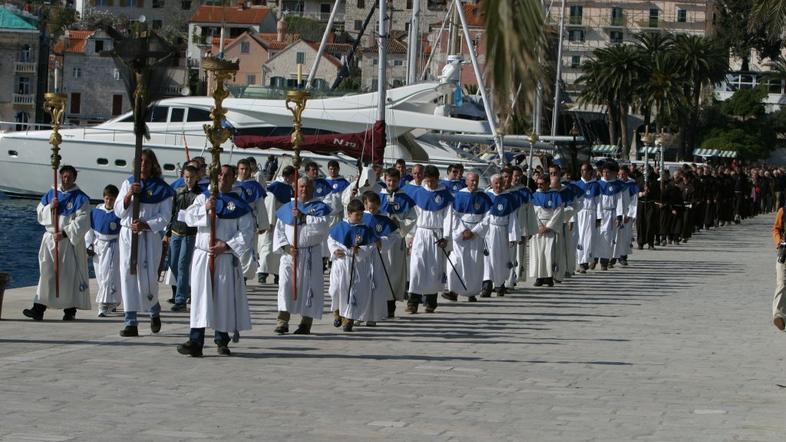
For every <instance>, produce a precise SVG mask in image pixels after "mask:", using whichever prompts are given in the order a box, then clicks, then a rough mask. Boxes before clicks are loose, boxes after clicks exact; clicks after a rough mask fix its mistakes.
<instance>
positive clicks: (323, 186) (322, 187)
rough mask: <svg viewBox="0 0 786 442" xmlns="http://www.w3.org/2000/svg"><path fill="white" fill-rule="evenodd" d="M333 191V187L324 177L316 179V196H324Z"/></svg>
mask: <svg viewBox="0 0 786 442" xmlns="http://www.w3.org/2000/svg"><path fill="white" fill-rule="evenodd" d="M331 193H333V187H332V186H331V185H330V183H328V181H327V180H326V179H324V178H315V179H314V196H315V197H317V198H324V197H326V196H328V195H330V194H331Z"/></svg>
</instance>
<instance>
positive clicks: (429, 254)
mask: <svg viewBox="0 0 786 442" xmlns="http://www.w3.org/2000/svg"><path fill="white" fill-rule="evenodd" d="M423 176H424V178H423V186H422V187H420V188H418V189H416V190H415V191H413V192H412V195H414V196H413V198H412V199H413V200H414V201H415V214H416V217H417V227H416V228H415V231H414V232H415V233H414V238H413V240H412V253H411V255H410V263H409V278H410V280H409V292H410V295H409V299H408V300H407V310H406V311H407V312H408V313H411V314H415V313H417V312H418V305H419V304H420V303H421V302H423V301H424V298H425V304H426V313H434V311H435V310H436V309H437V292H439V291H441V290H442V289H443V288H444V278H445V270H446V261H445V256H446V253H447V252H446V251H445V247H447V245H448V234H449V231H450V216H449V214H450V210H451V209H450V206H451V203H452V202H453V195H451V193H450V191H449V190H448V189H446V188H445V187H444V186H442V185H441V184H440V183H439V169H437V168H436V167H434V166H431V165H429V166H426V167H425V168H424V169H423Z"/></svg>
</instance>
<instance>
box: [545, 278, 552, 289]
mask: <svg viewBox="0 0 786 442" xmlns="http://www.w3.org/2000/svg"><path fill="white" fill-rule="evenodd" d="M545 282H546V285H547V286H549V287H554V278H546V281H545Z"/></svg>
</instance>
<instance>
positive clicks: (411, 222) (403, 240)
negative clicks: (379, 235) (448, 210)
mask: <svg viewBox="0 0 786 442" xmlns="http://www.w3.org/2000/svg"><path fill="white" fill-rule="evenodd" d="M380 193H381V194H380V198H390V195H389V194H388V193H387V190H385V189H382V191H381V192H380ZM385 215H387V216H389V217H390V218H391V219H394V220H396V221H398V230H397V232H398V238H396V239H395V240H394V241H393V242H391V243H390V246H389V247H386V248H385V249H384V250H383V251H382V253H383V254H384V255H386V258H387V261H386V263H387V264H389V265H388V275H389V276H390V284H391V285H392V286H393V291H394V296H395V297H396V300H397V301H401V300H403V299H404V295H405V294H406V293H407V280H408V277H409V257H408V251H407V237H408V236H409V234H410V232H411V231H412V229H413V228H414V227H415V222H416V218H415V210H414V209H412V210H410V211H409V212H407V213H400V214H398V215H391V214H389V213H387V214H385Z"/></svg>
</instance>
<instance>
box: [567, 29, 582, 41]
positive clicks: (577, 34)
mask: <svg viewBox="0 0 786 442" xmlns="http://www.w3.org/2000/svg"><path fill="white" fill-rule="evenodd" d="M568 41H573V42H583V41H584V30H583V29H571V30H570V31H568Z"/></svg>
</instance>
